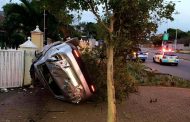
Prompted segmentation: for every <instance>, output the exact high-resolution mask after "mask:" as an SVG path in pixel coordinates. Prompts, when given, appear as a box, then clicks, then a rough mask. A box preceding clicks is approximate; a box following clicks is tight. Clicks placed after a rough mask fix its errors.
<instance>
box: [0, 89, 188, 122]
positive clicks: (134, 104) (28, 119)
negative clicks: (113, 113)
mask: <svg viewBox="0 0 190 122" xmlns="http://www.w3.org/2000/svg"><path fill="white" fill-rule="evenodd" d="M106 107H107V105H106V103H99V104H96V103H93V102H85V103H82V104H80V105H74V104H70V103H66V102H63V101H60V100H57V99H54V98H53V97H52V95H51V94H50V93H49V92H48V91H47V90H45V89H43V88H33V89H21V88H20V89H14V90H11V91H9V92H7V93H2V92H0V116H1V117H0V122H106V115H107V113H106V111H107V108H106ZM117 113H118V114H117V116H118V122H189V120H190V89H183V88H174V87H154V86H152V87H148V86H140V87H139V92H138V93H137V94H130V96H129V98H128V99H127V100H126V101H123V102H122V103H120V104H117Z"/></svg>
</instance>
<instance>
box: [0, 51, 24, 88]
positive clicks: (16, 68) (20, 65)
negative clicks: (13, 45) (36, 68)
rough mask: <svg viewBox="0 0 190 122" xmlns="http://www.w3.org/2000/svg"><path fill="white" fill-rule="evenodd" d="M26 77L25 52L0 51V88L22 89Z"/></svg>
mask: <svg viewBox="0 0 190 122" xmlns="http://www.w3.org/2000/svg"><path fill="white" fill-rule="evenodd" d="M23 76H24V51H20V50H13V49H9V50H2V49H0V88H11V87H21V86H22V85H23Z"/></svg>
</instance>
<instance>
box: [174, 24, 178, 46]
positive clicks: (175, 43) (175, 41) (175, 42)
mask: <svg viewBox="0 0 190 122" xmlns="http://www.w3.org/2000/svg"><path fill="white" fill-rule="evenodd" d="M174 45H175V50H176V49H177V28H176V33H175V40H174Z"/></svg>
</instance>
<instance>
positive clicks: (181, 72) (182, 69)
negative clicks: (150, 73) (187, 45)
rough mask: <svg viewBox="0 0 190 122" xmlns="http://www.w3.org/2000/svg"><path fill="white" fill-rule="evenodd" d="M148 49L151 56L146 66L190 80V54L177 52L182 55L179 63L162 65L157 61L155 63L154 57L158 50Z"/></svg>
mask: <svg viewBox="0 0 190 122" xmlns="http://www.w3.org/2000/svg"><path fill="white" fill-rule="evenodd" d="M148 51H149V57H148V60H147V61H146V63H145V65H146V66H148V67H150V68H152V69H153V70H158V71H159V72H161V73H167V74H171V75H174V76H178V77H181V78H184V79H186V80H190V55H188V54H177V55H178V56H179V57H180V62H179V65H178V66H170V65H160V64H157V63H153V60H152V57H153V55H154V53H155V52H156V50H152V49H149V50H148ZM184 59H185V60H184ZM186 59H188V60H186Z"/></svg>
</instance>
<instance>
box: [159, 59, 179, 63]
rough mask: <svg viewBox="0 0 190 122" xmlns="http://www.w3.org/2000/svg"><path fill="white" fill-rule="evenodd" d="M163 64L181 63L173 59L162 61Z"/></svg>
mask: <svg viewBox="0 0 190 122" xmlns="http://www.w3.org/2000/svg"><path fill="white" fill-rule="evenodd" d="M162 63H179V59H172V60H168V59H162Z"/></svg>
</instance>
